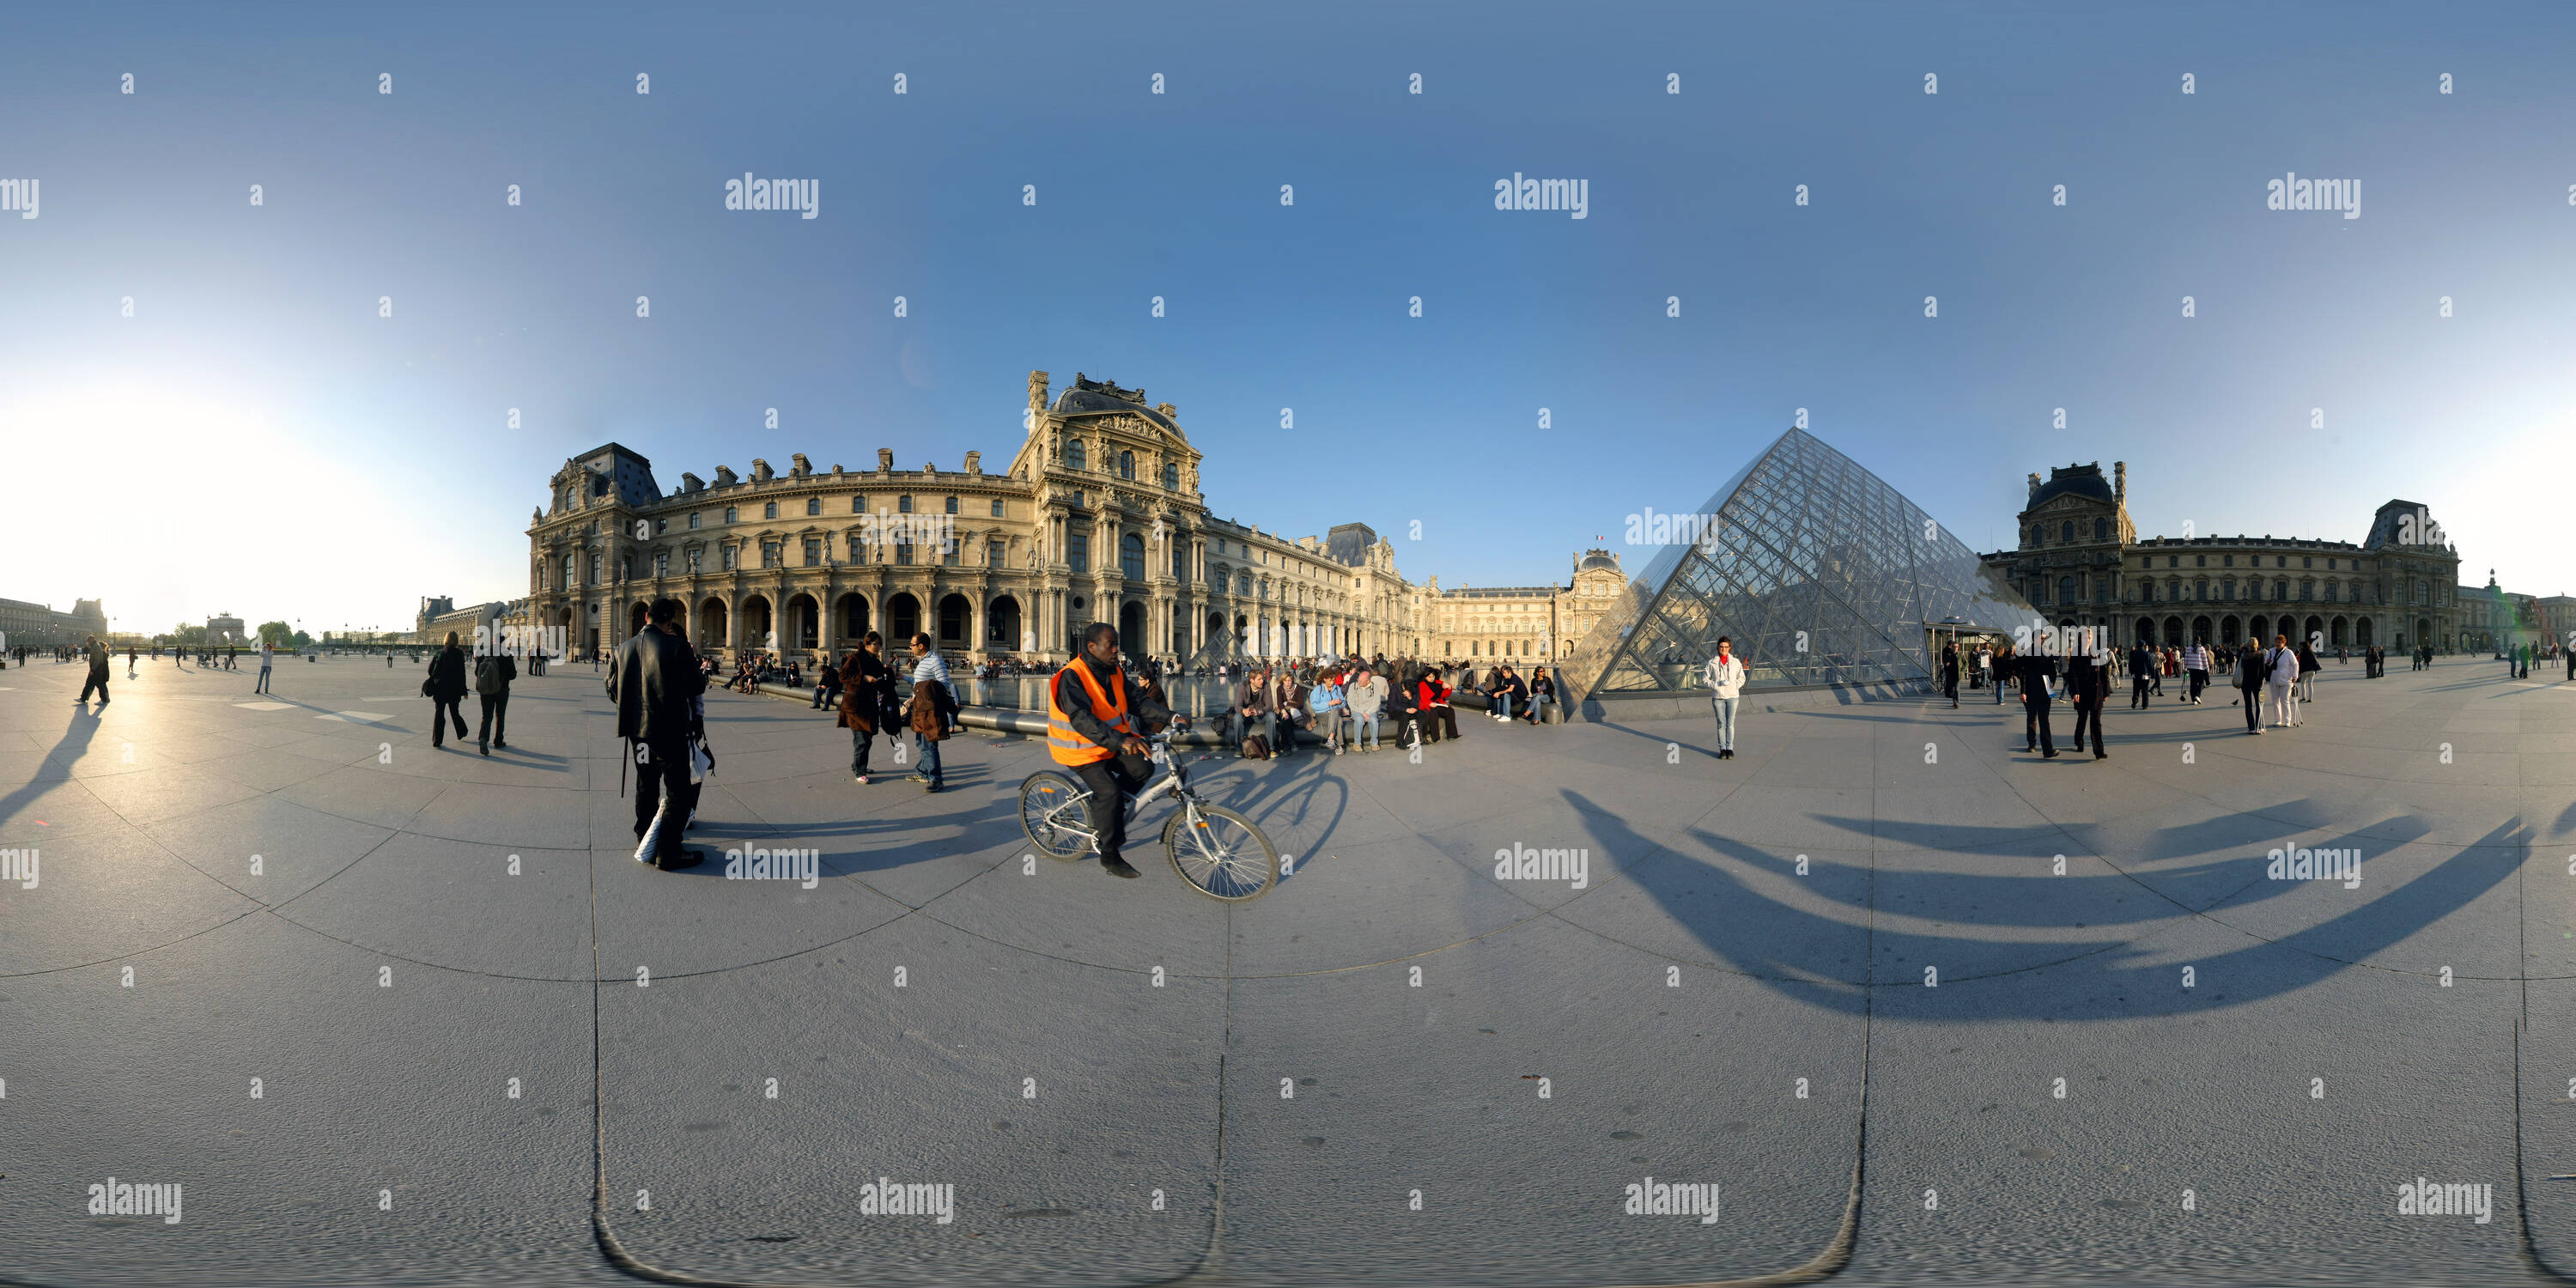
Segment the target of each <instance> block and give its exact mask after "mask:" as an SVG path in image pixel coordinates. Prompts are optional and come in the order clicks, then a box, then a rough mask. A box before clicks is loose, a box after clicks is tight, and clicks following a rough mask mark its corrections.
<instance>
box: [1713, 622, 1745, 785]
mask: <svg viewBox="0 0 2576 1288" xmlns="http://www.w3.org/2000/svg"><path fill="white" fill-rule="evenodd" d="M1708 694H1709V708H1710V710H1711V711H1712V712H1713V713H1715V715H1716V716H1717V758H1718V759H1719V760H1733V759H1735V712H1736V708H1737V706H1739V705H1740V704H1741V703H1742V702H1743V699H1744V660H1743V659H1742V658H1739V657H1737V656H1736V655H1735V642H1734V640H1733V639H1731V638H1729V637H1727V636H1724V635H1720V636H1718V637H1717V656H1715V657H1712V658H1710V659H1709V660H1708Z"/></svg>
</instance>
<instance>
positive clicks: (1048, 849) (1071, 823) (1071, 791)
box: [1020, 770, 1093, 862]
mask: <svg viewBox="0 0 2576 1288" xmlns="http://www.w3.org/2000/svg"><path fill="white" fill-rule="evenodd" d="M1082 797H1083V787H1082V784H1080V783H1078V782H1075V781H1074V780H1073V779H1072V778H1070V777H1067V776H1066V775H1063V774H1059V773H1056V772H1054V771H1052V770H1039V771H1038V772H1037V773H1034V774H1031V775H1029V777H1028V780H1027V781H1026V782H1023V783H1021V784H1020V830H1021V831H1022V832H1025V833H1027V834H1028V838H1029V844H1031V845H1034V846H1036V847H1038V852H1039V853H1041V854H1044V855H1046V856H1047V857H1048V858H1050V859H1063V860H1065V861H1067V862H1070V861H1072V860H1074V859H1079V858H1081V857H1082V856H1083V855H1086V854H1089V853H1091V849H1092V836H1093V833H1092V830H1091V802H1090V801H1089V800H1088V799H1083V798H1082Z"/></svg>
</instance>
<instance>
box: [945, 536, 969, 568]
mask: <svg viewBox="0 0 2576 1288" xmlns="http://www.w3.org/2000/svg"><path fill="white" fill-rule="evenodd" d="M939 562H940V563H941V564H942V565H943V566H946V567H950V568H955V567H959V566H961V565H962V564H963V563H964V562H965V554H964V552H963V548H962V547H961V546H960V545H959V543H957V542H954V541H951V542H949V543H948V544H947V545H945V546H942V547H940V556H939Z"/></svg>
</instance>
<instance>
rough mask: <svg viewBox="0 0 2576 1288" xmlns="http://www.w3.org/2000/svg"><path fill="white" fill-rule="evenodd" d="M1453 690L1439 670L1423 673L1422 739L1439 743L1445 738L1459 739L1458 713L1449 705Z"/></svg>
mask: <svg viewBox="0 0 2576 1288" xmlns="http://www.w3.org/2000/svg"><path fill="white" fill-rule="evenodd" d="M1450 692H1451V690H1450V688H1449V685H1448V683H1447V682H1446V681H1445V680H1444V679H1442V677H1441V674H1440V672H1439V670H1438V669H1436V668H1435V669H1432V670H1428V671H1425V672H1423V673H1422V685H1421V689H1420V691H1419V694H1418V701H1419V702H1420V705H1421V707H1422V739H1423V741H1425V742H1438V741H1440V740H1441V739H1442V738H1443V737H1447V738H1449V739H1452V740H1455V739H1456V738H1457V737H1458V713H1457V712H1456V711H1455V710H1454V709H1452V708H1451V707H1450V705H1449V694H1450Z"/></svg>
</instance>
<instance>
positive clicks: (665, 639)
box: [608, 599, 707, 872]
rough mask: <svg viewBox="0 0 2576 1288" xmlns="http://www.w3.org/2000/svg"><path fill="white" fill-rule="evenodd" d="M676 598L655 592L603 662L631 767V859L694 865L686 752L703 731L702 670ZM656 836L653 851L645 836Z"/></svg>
mask: <svg viewBox="0 0 2576 1288" xmlns="http://www.w3.org/2000/svg"><path fill="white" fill-rule="evenodd" d="M679 611H680V603H679V601H678V600H675V599H657V600H654V601H653V603H652V605H651V606H650V607H648V608H646V609H645V610H644V614H645V622H644V629H643V630H640V631H637V632H636V633H635V634H634V636H633V637H632V638H629V639H628V640H627V641H626V642H625V643H623V644H620V645H618V646H617V652H616V654H615V656H613V657H612V658H611V659H610V660H609V664H608V696H609V698H610V699H611V700H613V701H614V702H616V703H617V736H618V737H620V738H623V739H625V740H626V755H627V759H628V761H630V762H631V763H632V764H633V765H634V766H635V771H636V781H635V842H636V850H635V861H636V862H638V863H651V864H653V865H654V866H655V867H658V868H661V869H662V870H663V871H666V872H668V871H674V870H677V869H680V868H690V867H696V866H697V865H698V864H700V863H702V862H704V861H705V860H706V857H707V856H706V854H705V853H704V852H703V851H699V850H691V849H687V848H685V847H684V846H683V845H682V844H681V839H680V834H681V833H682V832H684V831H686V830H687V829H688V826H689V816H690V815H691V814H692V813H694V812H695V811H696V809H697V805H698V785H697V784H696V783H694V782H692V781H690V777H689V769H690V766H689V757H690V753H691V750H692V748H693V747H694V746H695V744H696V742H697V741H698V738H699V737H700V731H701V725H700V716H699V706H698V700H699V697H700V695H702V694H704V693H705V692H706V688H707V681H706V676H705V675H704V674H703V673H701V672H700V671H699V669H698V662H697V657H696V656H695V655H694V653H693V652H692V651H691V650H690V648H689V645H688V643H687V641H685V640H682V639H681V638H680V636H679V634H678V632H677V631H676V630H675V629H674V628H673V627H672V625H671V622H672V619H673V618H675V617H677V616H678V615H679ZM648 836H650V837H652V838H653V842H654V843H653V846H652V848H651V850H650V851H647V850H646V849H645V848H644V842H645V839H646V837H648Z"/></svg>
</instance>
